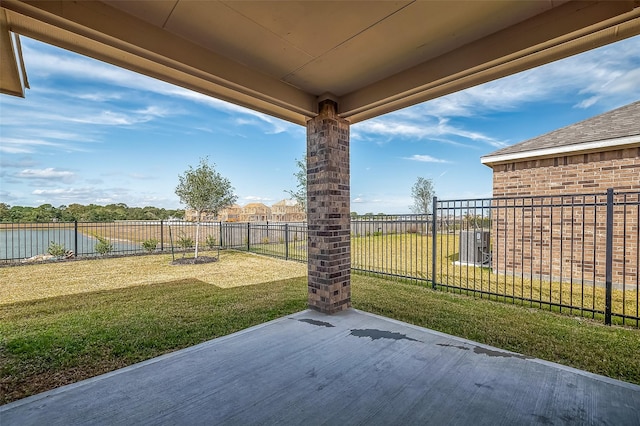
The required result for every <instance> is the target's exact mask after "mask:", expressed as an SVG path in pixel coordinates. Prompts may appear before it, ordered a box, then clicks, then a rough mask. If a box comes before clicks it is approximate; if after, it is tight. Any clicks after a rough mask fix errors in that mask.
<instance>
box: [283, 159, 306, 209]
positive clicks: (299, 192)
mask: <svg viewBox="0 0 640 426" xmlns="http://www.w3.org/2000/svg"><path fill="white" fill-rule="evenodd" d="M296 167H297V171H296V172H295V173H294V174H293V175H294V176H295V177H296V180H297V181H298V185H297V186H296V190H295V191H292V190H286V191H285V192H286V193H287V194H289V195H290V196H291V198H293V199H294V200H295V201H296V202H297V203H298V204H300V206H302V210H304V211H307V156H306V154H305V155H304V157H302V158H301V159H299V160H296Z"/></svg>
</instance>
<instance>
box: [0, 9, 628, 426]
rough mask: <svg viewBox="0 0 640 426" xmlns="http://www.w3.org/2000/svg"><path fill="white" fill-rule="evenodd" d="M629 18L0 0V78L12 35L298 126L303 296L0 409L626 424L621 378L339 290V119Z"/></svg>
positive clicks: (15, 43)
mask: <svg viewBox="0 0 640 426" xmlns="http://www.w3.org/2000/svg"><path fill="white" fill-rule="evenodd" d="M637 34H640V2H638V1H635V0H626V1H603V2H601V1H553V2H551V1H500V2H496V1H473V2H464V1H461V2H427V1H425V2H421V1H397V2H396V1H394V2H308V1H289V2H260V1H256V2H252V1H249V2H233V1H231V2H230V1H205V2H193V1H183V0H167V1H163V0H159V1H153V2H138V1H111V0H103V1H91V2H71V1H47V2H39V1H19V0H3V2H2V4H1V5H0V45H1V46H2V49H1V50H0V64H1V67H2V68H1V71H2V72H1V74H0V75H1V78H0V91H1V92H2V93H4V94H10V95H16V96H25V89H26V88H28V79H27V74H26V71H27V70H25V69H24V63H23V61H22V58H21V55H22V53H21V49H20V42H19V38H18V36H19V35H23V36H27V37H32V38H35V39H38V40H41V41H44V42H47V43H51V44H54V45H57V46H60V47H63V48H66V49H69V50H73V51H75V52H78V53H82V54H85V55H88V56H91V57H94V58H96V59H99V60H103V61H106V62H109V63H112V64H115V65H118V66H122V67H124V68H127V69H131V70H134V71H137V72H140V73H143V74H146V75H149V76H152V77H155V78H158V79H161V80H164V81H167V82H170V83H173V84H176V85H179V86H182V87H185V88H189V89H191V90H194V91H197V92H200V93H203V94H206V95H210V96H213V97H216V98H219V99H223V100H226V101H229V102H232V103H235V104H238V105H241V106H244V107H247V108H251V109H253V110H256V111H259V112H262V113H265V114H269V115H272V116H274V117H278V118H281V119H284V120H287V121H290V122H293V123H296V124H300V125H304V126H306V128H307V140H306V144H307V171H308V177H307V185H308V186H307V194H308V203H307V205H308V215H307V217H308V223H309V238H308V253H309V263H308V276H309V278H308V305H309V308H310V310H309V311H305V312H302V313H299V314H297V315H294V316H291V317H287V318H282V319H280V320H277V321H274V322H271V323H268V324H264V325H261V326H258V327H255V328H252V329H249V330H246V331H244V332H240V333H237V334H234V335H231V336H227V337H224V338H221V339H216V340H214V341H211V342H207V343H204V344H202V345H199V346H195V347H192V348H189V349H186V350H184V351H179V352H176V353H173V354H170V355H167V356H164V357H160V358H157V359H153V360H150V361H147V362H145V363H142V364H139V365H135V366H132V367H128V368H126V369H123V370H119V371H116V372H113V373H110V374H107V375H105V376H100V377H97V378H94V379H90V380H87V381H84V382H81V383H78V384H76V385H71V386H68V387H64V388H61V389H57V390H54V391H51V392H48V393H45V394H41V395H37V396H34V397H31V398H27V399H25V400H22V401H17V402H15V403H12V404H8V405H6V406H4V407H2V408H0V419H1V420H2V423H3V424H5V421H6V422H7V424H42V423H49V424H81V423H82V424H86V423H95V424H101V423H102V424H113V423H147V424H158V423H160V424H204V423H206V424H217V423H232V424H246V423H250V424H264V423H267V424H269V423H271V424H273V423H280V424H288V423H312V424H322V423H327V424H333V423H345V424H361V423H378V424H389V423H396V424H400V423H402V424H411V423H434V424H440V423H454V424H455V423H458V424H468V423H472V422H473V423H480V424H495V423H503V424H513V423H518V424H520V423H553V424H561V423H563V424H569V423H611V424H638V423H639V422H640V417H639V416H640V414H639V409H638V407H640V388H639V387H638V386H635V385H630V384H626V383H622V382H617V381H614V380H609V379H606V378H603V377H598V376H594V375H591V374H587V373H584V372H579V371H576V370H571V369H568V368H565V367H560V366H558V365H553V364H550V363H546V362H543V361H539V360H532V359H526V358H524V357H522V356H520V355H517V354H511V353H505V352H503V351H500V350H497V349H495V348H488V347H484V346H481V345H478V344H475V343H473V342H468V341H462V340H460V339H456V338H454V337H451V336H444V335H441V334H439V333H434V332H431V331H429V330H426V329H420V328H417V327H413V326H410V325H407V324H401V323H398V322H396V321H392V320H388V319H384V318H380V317H376V316H373V315H370V314H366V313H363V312H357V311H354V310H351V309H349V308H350V305H351V289H350V198H351V197H350V187H349V173H350V171H349V164H350V162H349V127H350V125H351V124H353V123H357V122H359V121H362V120H366V119H369V118H373V117H376V116H379V115H381V114H384V113H387V112H390V111H395V110H398V109H400V108H404V107H407V106H410V105H414V104H417V103H420V102H424V101H427V100H429V99H434V98H436V97H439V96H443V95H445V94H449V93H452V92H455V91H458V90H462V89H465V88H468V87H471V86H474V85H477V84H481V83H484V82H487V81H490V80H493V79H497V78H500V77H503V76H506V75H509V74H513V73H516V72H519V71H522V70H525V69H529V68H532V67H535V66H538V65H541V64H544V63H548V62H551V61H554V60H558V59H561V58H564V57H567V56H569V55H573V54H576V53H579V52H583V51H585V50H589V49H593V48H596V47H599V46H602V45H605V44H607V43H612V42H615V41H618V40H621V39H624V38H627V37H631V36H634V35H637ZM26 95H27V96H28V94H26ZM324 314H334V315H331V316H329V315H324Z"/></svg>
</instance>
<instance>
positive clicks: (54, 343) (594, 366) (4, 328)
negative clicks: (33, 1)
mask: <svg viewBox="0 0 640 426" xmlns="http://www.w3.org/2000/svg"><path fill="white" fill-rule="evenodd" d="M413 242H415V241H413ZM205 254H206V253H205ZM170 261H171V256H170V255H167V254H157V255H148V256H133V257H118V258H106V259H95V260H84V261H73V262H59V263H48V264H37V265H23V266H12V267H3V268H0V282H2V283H3V285H2V286H0V336H1V337H0V395H2V399H1V400H0V403H7V402H10V401H14V400H16V399H20V398H23V397H26V396H28V395H32V394H35V393H38V392H42V391H45V390H48V389H52V388H55V387H58V386H61V385H64V384H68V383H73V382H76V381H79V380H82V379H85V378H88V377H92V376H95V375H98V374H102V373H105V372H108V371H111V370H114V369H117V368H121V367H124V366H126V365H130V364H133V363H136V362H140V361H142V360H145V359H149V358H152V357H155V356H158V355H161V354H164V353H167V352H171V351H175V350H177V349H180V348H184V347H187V346H191V345H194V344H197V343H200V342H204V341H206V340H209V339H213V338H216V337H219V336H223V335H226V334H230V333H233V332H235V331H238V330H241V329H244V328H247V327H250V326H253V325H256V324H260V323H263V322H265V321H269V320H272V319H276V318H279V317H282V316H285V315H289V314H291V313H294V312H298V311H301V310H304V309H305V308H306V304H307V286H306V284H307V283H306V265H305V264H303V263H298V262H290V261H284V260H279V259H274V258H270V257H265V256H257V255H255V254H251V253H246V252H237V251H230V250H225V251H223V252H222V254H221V258H220V261H219V262H214V263H209V264H201V265H197V264H196V265H181V266H172V265H170V264H169V263H170ZM352 302H353V306H354V307H355V308H357V309H361V310H364V311H368V312H372V313H376V314H380V315H383V316H386V317H390V318H395V319H397V320H400V321H405V322H408V323H412V324H416V325H419V326H423V327H427V328H430V329H433V330H437V331H441V332H444V333H449V334H452V335H456V336H460V337H463V338H468V339H471V340H475V341H477V342H481V343H485V344H488V345H493V346H497V347H500V348H503V349H507V350H511V351H515V352H519V353H522V354H525V355H528V356H533V357H537V358H541V359H545V360H549V361H553V362H558V363H561V364H565V365H569V366H572V367H576V368H580V369H584V370H587V371H591V372H594V373H597V374H602V375H606V376H609V377H612V378H616V379H620V380H625V381H628V382H632V383H638V384H640V358H638V356H637V354H638V353H640V330H637V329H631V328H625V327H619V326H613V327H607V326H604V325H602V324H601V323H600V322H596V321H592V320H590V319H585V318H583V317H572V316H567V315H560V314H557V313H554V312H549V311H544V310H539V309H530V308H527V307H522V306H513V305H510V304H504V303H496V302H494V301H491V300H486V299H484V300H482V299H478V298H474V297H470V296H466V295H459V294H453V293H447V292H436V291H433V290H431V288H430V286H428V285H426V283H421V282H416V281H413V282H410V281H408V280H401V279H399V278H395V279H393V280H390V279H385V278H381V277H374V276H367V275H362V274H357V273H356V274H354V275H352Z"/></svg>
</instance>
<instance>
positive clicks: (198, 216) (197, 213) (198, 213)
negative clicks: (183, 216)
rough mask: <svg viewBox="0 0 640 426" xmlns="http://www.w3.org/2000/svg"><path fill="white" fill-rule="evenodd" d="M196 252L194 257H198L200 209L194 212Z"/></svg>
mask: <svg viewBox="0 0 640 426" xmlns="http://www.w3.org/2000/svg"><path fill="white" fill-rule="evenodd" d="M196 215H197V216H196V254H195V258H196V259H197V258H198V240H199V239H200V210H198V211H197V212H196Z"/></svg>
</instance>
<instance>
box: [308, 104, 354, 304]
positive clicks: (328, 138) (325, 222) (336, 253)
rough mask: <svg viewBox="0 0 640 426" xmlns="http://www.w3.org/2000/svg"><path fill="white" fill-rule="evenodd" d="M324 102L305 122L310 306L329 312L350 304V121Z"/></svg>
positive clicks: (334, 105) (334, 106)
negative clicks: (315, 115)
mask: <svg viewBox="0 0 640 426" xmlns="http://www.w3.org/2000/svg"><path fill="white" fill-rule="evenodd" d="M336 109H337V108H336V104H335V103H334V102H332V101H324V102H322V103H321V104H320V113H319V114H318V116H317V117H315V118H313V119H311V120H309V121H308V122H307V221H308V227H309V239H308V255H309V256H308V258H309V262H308V271H309V277H308V288H309V307H310V308H312V309H315V310H318V311H320V312H324V313H328V314H332V313H335V312H339V311H342V310H345V309H348V308H349V307H350V306H351V228H350V187H349V122H348V121H346V120H344V119H341V118H340V117H338V116H337V113H336Z"/></svg>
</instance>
